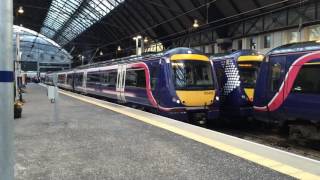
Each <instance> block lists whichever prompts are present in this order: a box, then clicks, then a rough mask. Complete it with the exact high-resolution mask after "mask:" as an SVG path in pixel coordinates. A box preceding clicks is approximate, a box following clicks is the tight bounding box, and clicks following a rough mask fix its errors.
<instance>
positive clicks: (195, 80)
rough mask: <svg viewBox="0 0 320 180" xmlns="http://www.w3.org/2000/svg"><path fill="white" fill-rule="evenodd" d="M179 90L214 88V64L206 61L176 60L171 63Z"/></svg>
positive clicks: (176, 86)
mask: <svg viewBox="0 0 320 180" xmlns="http://www.w3.org/2000/svg"><path fill="white" fill-rule="evenodd" d="M171 65H172V69H173V81H174V84H175V88H176V89H177V90H193V89H196V90H198V89H201V90H209V89H210V90H211V89H214V86H213V78H212V66H211V64H210V63H209V62H204V61H192V60H188V61H183V60H181V61H175V62H172V63H171Z"/></svg>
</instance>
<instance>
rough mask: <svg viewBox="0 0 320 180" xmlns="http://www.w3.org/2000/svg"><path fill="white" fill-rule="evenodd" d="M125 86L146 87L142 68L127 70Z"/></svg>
mask: <svg viewBox="0 0 320 180" xmlns="http://www.w3.org/2000/svg"><path fill="white" fill-rule="evenodd" d="M126 86H132V87H146V76H145V72H144V70H143V69H142V70H128V71H127V73H126Z"/></svg>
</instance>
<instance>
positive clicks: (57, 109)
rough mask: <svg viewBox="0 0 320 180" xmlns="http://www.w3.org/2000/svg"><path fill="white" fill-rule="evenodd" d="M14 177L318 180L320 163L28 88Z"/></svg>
mask: <svg viewBox="0 0 320 180" xmlns="http://www.w3.org/2000/svg"><path fill="white" fill-rule="evenodd" d="M26 91H27V93H26V94H25V95H24V99H25V100H26V103H25V105H24V108H23V113H22V118H21V119H17V120H15V151H16V165H15V176H16V177H15V178H16V179H50V180H55V179H64V180H65V179H99V180H100V179H148V180H149V179H166V180H167V179H190V180H194V179H295V178H299V179H320V162H319V161H316V160H312V159H308V158H304V157H301V156H298V155H294V154H291V153H287V152H284V151H281V150H277V149H274V148H271V147H267V146H264V145H260V144H257V143H253V142H249V141H246V140H242V139H239V138H236V137H232V136H229V135H225V134H222V133H218V132H215V131H212V130H208V129H204V128H201V127H197V126H193V125H190V124H186V123H183V122H179V121H175V120H172V119H169V118H165V117H161V116H158V115H155V114H150V113H147V112H143V111H140V110H136V109H132V108H129V107H125V106H121V105H118V104H112V103H109V102H106V101H103V100H98V99H95V98H92V97H86V96H83V95H79V94H75V93H71V92H67V91H60V97H59V100H58V101H57V102H56V103H50V101H49V100H48V98H47V96H46V88H45V87H43V86H40V85H37V84H29V85H28V86H27V90H26Z"/></svg>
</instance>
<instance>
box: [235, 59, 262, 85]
mask: <svg viewBox="0 0 320 180" xmlns="http://www.w3.org/2000/svg"><path fill="white" fill-rule="evenodd" d="M259 68H260V62H245V63H239V74H240V81H241V83H242V86H243V87H244V88H254V87H255V86H256V82H257V78H258V73H259Z"/></svg>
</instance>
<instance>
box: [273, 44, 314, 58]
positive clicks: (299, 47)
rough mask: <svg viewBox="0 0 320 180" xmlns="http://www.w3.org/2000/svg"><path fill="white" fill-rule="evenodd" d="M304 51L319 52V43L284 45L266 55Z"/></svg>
mask: <svg viewBox="0 0 320 180" xmlns="http://www.w3.org/2000/svg"><path fill="white" fill-rule="evenodd" d="M304 51H320V41H307V42H298V43H291V44H286V45H283V46H280V47H277V48H275V49H273V50H271V51H270V52H269V53H268V55H275V54H283V53H291V52H304Z"/></svg>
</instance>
